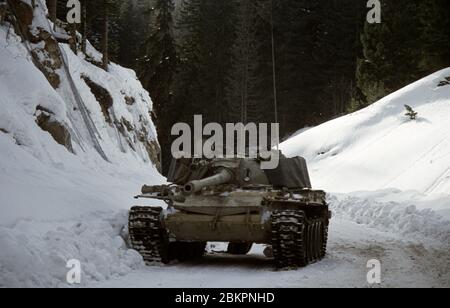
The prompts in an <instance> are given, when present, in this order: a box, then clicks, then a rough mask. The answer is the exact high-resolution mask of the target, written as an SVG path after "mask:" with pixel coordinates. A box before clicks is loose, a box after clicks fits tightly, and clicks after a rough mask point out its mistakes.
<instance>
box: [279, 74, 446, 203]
mask: <svg viewBox="0 0 450 308" xmlns="http://www.w3.org/2000/svg"><path fill="white" fill-rule="evenodd" d="M447 80H450V69H445V70H442V71H440V72H437V73H435V74H433V75H431V76H429V77H426V78H424V79H422V80H420V81H417V82H416V83H413V84H411V85H409V86H407V87H405V88H404V89H401V90H400V91H398V92H396V93H393V94H391V95H389V96H387V97H386V98H384V99H382V100H380V101H379V102H377V103H375V104H373V105H371V106H370V107H368V108H366V109H364V110H361V111H359V112H356V113H354V114H351V115H347V116H344V117H341V118H338V119H336V120H334V121H330V122H327V123H325V124H323V125H321V126H318V127H315V128H313V129H309V130H307V131H305V132H303V133H301V134H299V135H297V136H295V137H293V138H291V139H289V140H288V141H286V142H284V143H283V144H282V145H281V149H282V150H283V151H284V153H285V154H287V155H301V156H304V157H305V158H306V159H307V161H308V163H309V168H310V172H311V176H312V181H313V185H314V186H315V187H317V188H322V189H325V190H327V191H330V192H347V193H348V192H354V191H361V190H366V191H373V190H380V189H390V188H395V189H399V190H402V191H405V190H415V191H418V192H420V193H425V194H430V193H450V85H448V82H446V81H447ZM404 105H409V106H411V107H413V109H414V110H415V111H417V112H418V113H419V117H418V119H417V120H415V121H411V120H409V119H408V117H406V116H405V107H404Z"/></svg>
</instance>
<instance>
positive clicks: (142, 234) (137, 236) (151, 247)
mask: <svg viewBox="0 0 450 308" xmlns="http://www.w3.org/2000/svg"><path fill="white" fill-rule="evenodd" d="M162 212H163V209H162V208H160V207H139V206H135V207H133V208H132V209H131V210H130V214H129V222H128V229H129V234H130V242H131V248H133V249H134V250H136V251H137V252H139V254H141V256H142V257H143V258H144V261H145V263H146V264H147V265H153V264H161V263H162V264H168V263H169V262H170V261H172V260H178V261H180V262H185V261H190V260H194V259H198V258H201V257H203V255H204V253H205V249H206V243H204V242H170V241H169V236H168V234H167V231H166V230H165V228H164V226H163V224H162V219H161V216H162Z"/></svg>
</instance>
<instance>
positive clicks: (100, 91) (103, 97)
mask: <svg viewBox="0 0 450 308" xmlns="http://www.w3.org/2000/svg"><path fill="white" fill-rule="evenodd" d="M81 78H82V79H83V80H84V82H86V85H87V86H88V87H89V88H90V89H91V92H92V94H94V96H95V99H96V100H97V102H98V103H99V104H100V107H101V109H102V112H103V115H104V116H105V119H106V122H108V123H110V124H111V123H112V121H111V116H110V114H109V108H111V107H112V105H113V98H112V97H111V94H109V92H108V90H106V89H105V88H103V87H101V86H100V85H98V84H96V83H95V82H93V81H92V80H91V79H90V78H89V77H88V76H86V75H81Z"/></svg>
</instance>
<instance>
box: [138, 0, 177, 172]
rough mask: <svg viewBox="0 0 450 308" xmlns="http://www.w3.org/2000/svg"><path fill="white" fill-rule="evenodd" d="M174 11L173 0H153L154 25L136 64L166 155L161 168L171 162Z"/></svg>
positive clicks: (173, 107)
mask: <svg viewBox="0 0 450 308" xmlns="http://www.w3.org/2000/svg"><path fill="white" fill-rule="evenodd" d="M173 11H174V3H173V0H156V3H155V6H154V13H155V15H156V16H155V24H154V25H153V31H151V33H150V36H149V37H148V38H147V40H146V41H145V55H144V56H143V57H142V58H141V59H140V61H139V64H138V70H139V76H140V79H141V81H142V83H143V85H144V87H145V88H146V89H148V90H149V92H150V95H151V97H152V101H153V109H154V113H155V115H156V117H155V119H154V120H155V122H156V126H157V129H158V136H159V141H160V143H161V146H162V151H163V158H165V159H163V166H164V170H167V167H168V164H169V163H170V142H171V136H170V132H171V126H172V124H173V123H175V122H174V121H173V119H174V117H175V115H176V114H177V110H176V107H175V106H174V101H173V81H174V75H175V73H176V70H177V65H178V57H177V52H176V48H175V42H174V37H173V27H174V25H173V15H172V14H173Z"/></svg>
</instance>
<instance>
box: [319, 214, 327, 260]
mask: <svg viewBox="0 0 450 308" xmlns="http://www.w3.org/2000/svg"><path fill="white" fill-rule="evenodd" d="M321 229H322V251H321V254H320V256H321V257H322V258H323V257H325V255H326V254H327V245H328V223H324V222H321Z"/></svg>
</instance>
